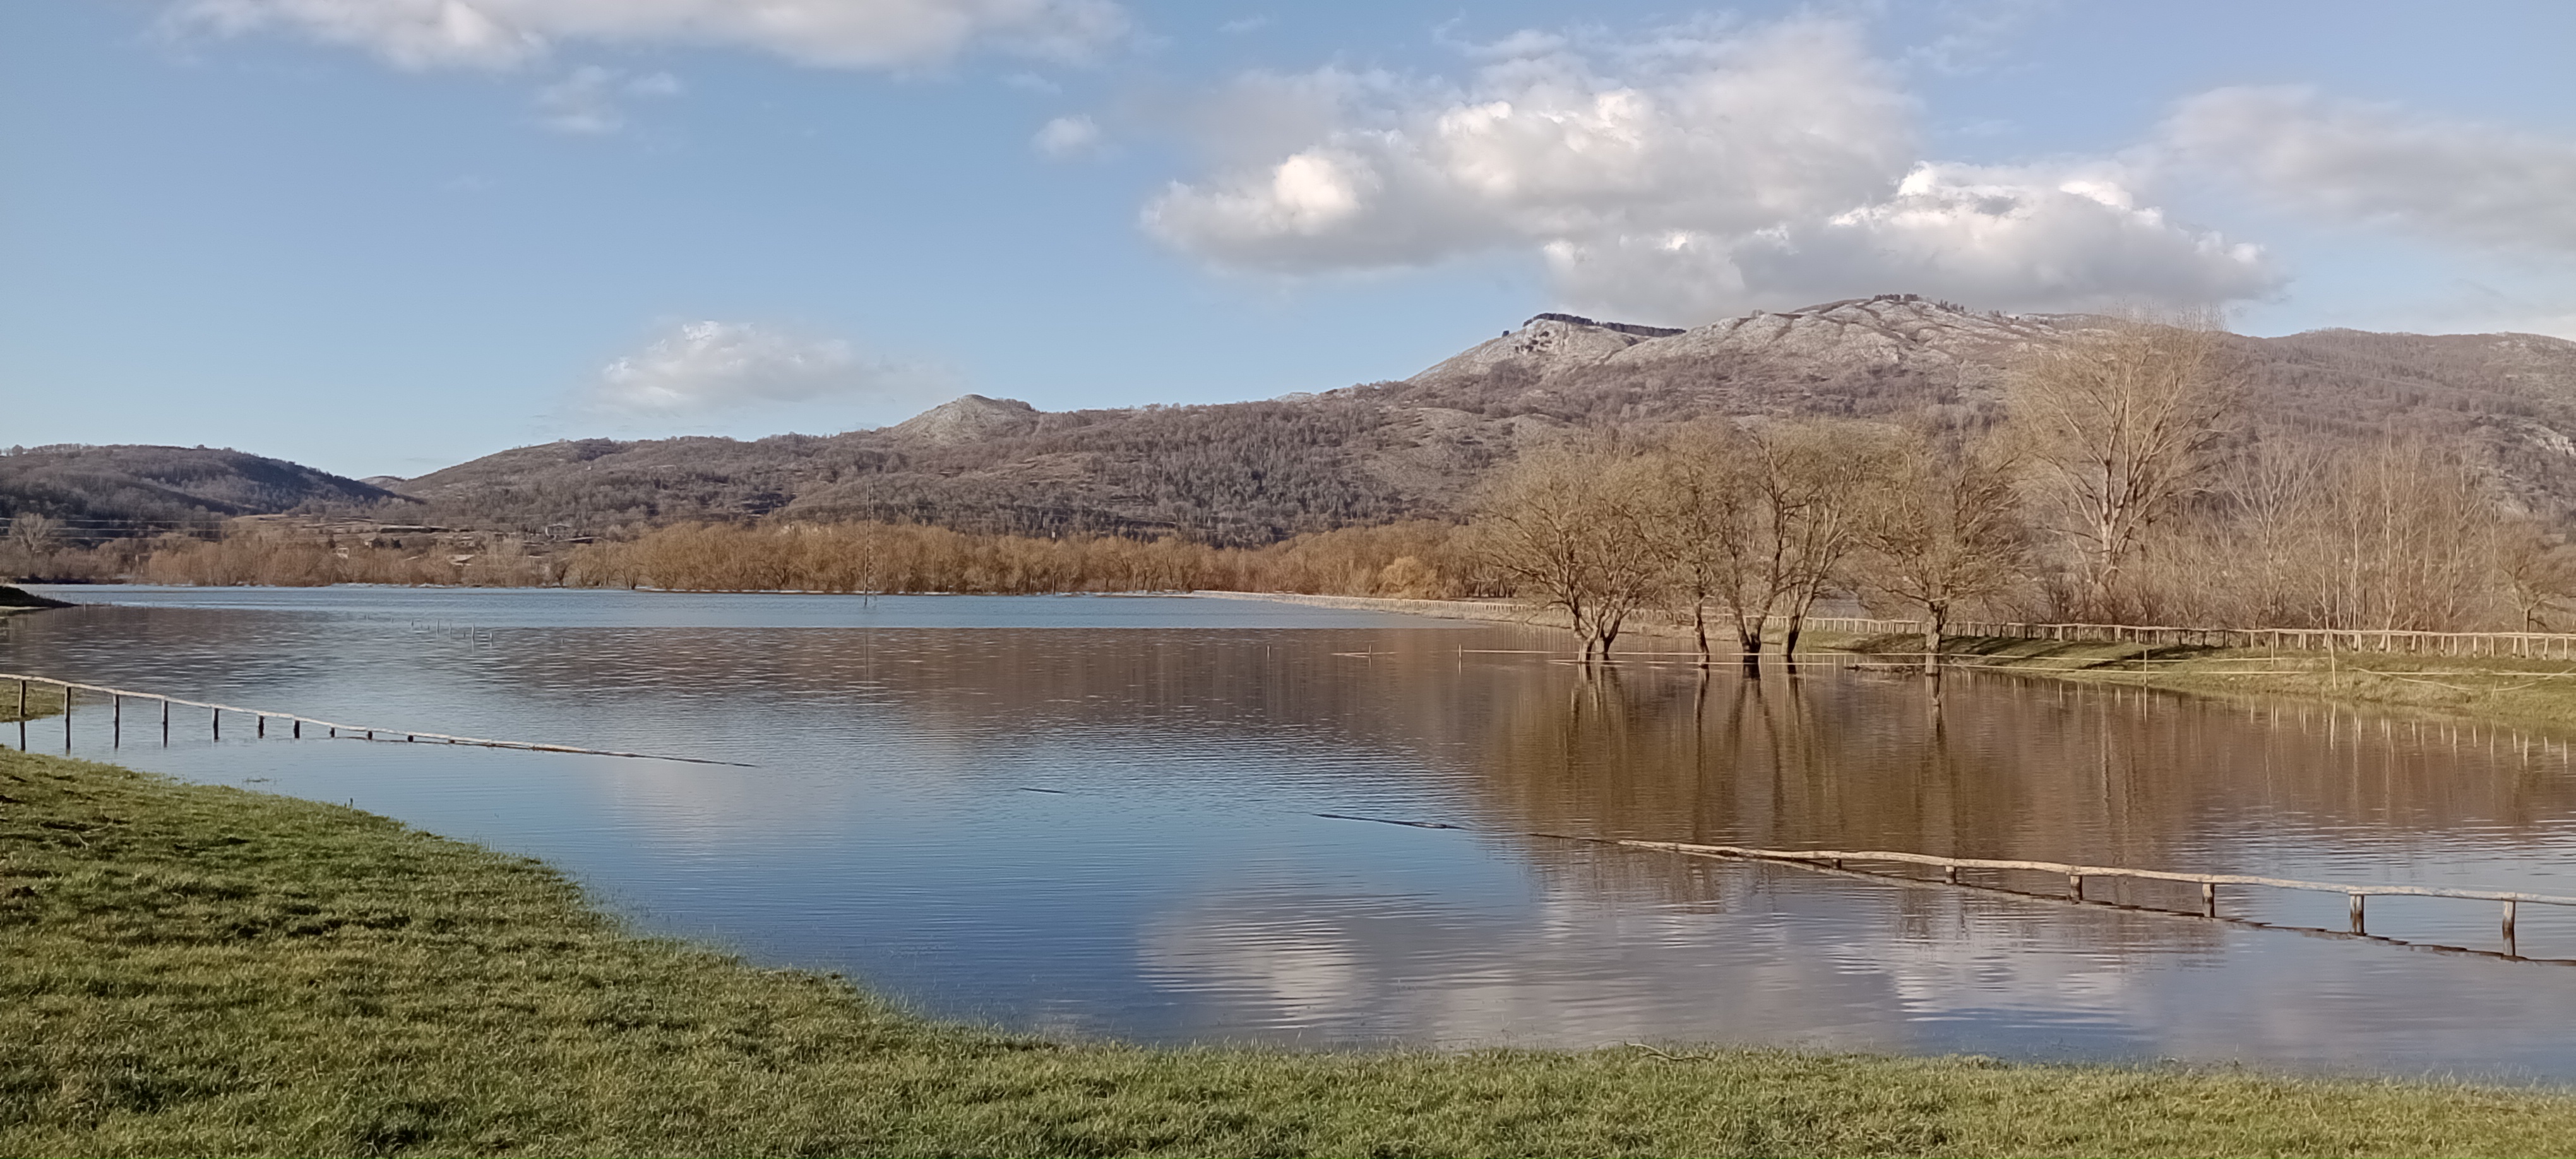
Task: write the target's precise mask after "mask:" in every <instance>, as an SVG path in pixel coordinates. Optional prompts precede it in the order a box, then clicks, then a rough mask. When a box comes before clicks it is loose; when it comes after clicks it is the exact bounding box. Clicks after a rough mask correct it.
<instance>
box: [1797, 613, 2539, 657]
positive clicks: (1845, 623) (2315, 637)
mask: <svg viewBox="0 0 2576 1159" xmlns="http://www.w3.org/2000/svg"><path fill="white" fill-rule="evenodd" d="M1806 626H1807V627H1808V628H1811V629H1815V630H1818V631H1825V632H1852V633H1857V634H1862V635H1897V634H1905V635H1921V634H1922V633H1923V630H1924V629H1925V628H1926V627H1927V626H1928V625H1926V624H1925V623H1924V622H1923V621H1921V620H1870V619H1860V618H1856V617H1850V616H1809V617H1807V619H1806ZM1943 632H1944V634H1946V635H1952V636H2004V637H2010V638H2013V639H2020V640H2062V641H2068V642H2085V643H2105V644H2109V643H2118V644H2142V645H2146V646H2149V647H2175V646H2181V647H2196V648H2295V649H2301V650H2309V651H2326V650H2337V651H2345V652H2403V653H2411V654H2416V655H2425V656H2495V657H2509V658H2514V659H2523V660H2576V633H2567V632H2407V631H2399V630H2395V629H2379V628H2183V627H2173V626H2166V625H2137V624H2026V623H2017V622H2011V621H1994V620H1953V621H1951V622H1950V623H1948V624H1946V625H1944V626H1943Z"/></svg>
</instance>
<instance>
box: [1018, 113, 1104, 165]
mask: <svg viewBox="0 0 2576 1159" xmlns="http://www.w3.org/2000/svg"><path fill="white" fill-rule="evenodd" d="M1029 144H1030V145H1031V146H1033V147H1035V148H1036V149H1037V151H1038V152H1040V153H1043V154H1045V155H1047V156H1049V157H1053V158H1055V159H1057V160H1059V161H1061V160H1066V159H1069V158H1074V157H1082V156H1088V155H1089V154H1092V153H1095V152H1097V151H1099V149H1100V124H1099V122H1096V121H1094V120H1092V119H1091V118H1090V116H1088V115H1081V116H1071V117H1057V118H1056V119H1054V120H1052V121H1048V122H1047V123H1046V124H1045V125H1044V126H1042V127H1040V128H1039V129H1038V132H1037V136H1035V137H1032V138H1030V139H1029Z"/></svg>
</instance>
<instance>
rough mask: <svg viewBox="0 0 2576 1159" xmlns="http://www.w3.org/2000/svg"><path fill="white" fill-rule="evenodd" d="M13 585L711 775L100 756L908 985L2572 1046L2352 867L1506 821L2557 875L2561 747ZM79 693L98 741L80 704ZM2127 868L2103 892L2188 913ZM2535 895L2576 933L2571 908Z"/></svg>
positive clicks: (1128, 652)
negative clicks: (1737, 858) (2160, 872)
mask: <svg viewBox="0 0 2576 1159" xmlns="http://www.w3.org/2000/svg"><path fill="white" fill-rule="evenodd" d="M49 591H50V592H51V594H54V595H57V596H61V597H64V598H70V599H75V600H83V601H102V602H104V604H105V606H94V607H85V608H80V609H74V610H68V611H62V612H51V613H45V614H42V615H35V616H22V617H15V618H10V619H7V620H5V621H0V670H12V671H28V672H38V673H44V674H48V675H58V676H62V677H67V678H71V679H76V680H85V681H92V682H98V683H109V684H118V685H122V686H125V687H130V688H137V689H147V690H153V691H166V692H169V693H172V694H174V695H181V696H189V697H192V698H198V699H212V700H222V701H226V702H230V703H237V704H246V705H253V706H256V707H260V708H265V709H271V710H275V711H281V712H296V713H302V714H305V715H310V716H318V717H324V718H329V719H336V720H346V721H352V722H357V723H363V724H379V725H384V726H389V727H393V728H410V729H419V730H427V731H437V732H447V733H457V734H464V735H474V736H490V737H503V738H509V739H519V740H533V741H543V742H550V743H557V744H571V745H580V746H584V747H594V748H609V749H625V750H640V751H648V752H659V753H672V754H680V755H687V756H696V757H707V758H714V759H720V760H728V761H739V762H744V763H746V764H748V765H750V766H752V767H747V768H736V767H727V766H718V765H696V764H681V763H674V762H665V761H651V760H628V759H617V758H607V757H588V756H567V755H560V754H540V753H522V752H507V751H490V750H477V749H462V748H452V747H446V746H437V747H431V746H427V745H401V744H383V743H379V744H367V743H364V742H359V741H348V740H343V741H336V742H335V741H327V740H318V739H306V740H303V741H291V740H286V739H283V738H282V737H272V738H270V739H266V740H256V739H251V738H249V737H248V736H247V734H248V733H249V731H250V730H249V729H248V728H247V727H244V726H243V723H241V722H236V723H234V724H230V725H228V726H227V729H226V735H225V738H224V739H223V740H222V741H221V742H220V743H217V742H214V741H211V740H209V739H208V737H207V729H206V721H205V719H204V716H203V715H202V713H201V712H197V711H195V710H181V711H180V713H179V715H178V716H177V717H176V718H175V720H174V724H175V727H174V732H173V736H172V741H171V743H170V744H169V745H168V746H167V747H163V746H162V745H161V744H160V743H159V739H158V735H157V722H153V723H146V720H147V718H149V713H147V712H138V713H130V714H129V718H128V721H127V728H126V730H125V734H124V737H123V740H124V742H125V743H124V745H123V747H122V748H120V749H117V750H116V751H115V752H114V754H113V755H114V756H115V758H116V759H118V760H121V761H123V762H125V763H129V764H133V765H137V766H140V767H144V768H150V769H157V770H161V771H165V772H169V773H172V774H175V775H178V776H182V777H187V778H190V779H194V780H201V781H211V782H222V783H229V784H247V785H253V786H256V787H260V788H264V789H269V790H273V791H278V792H286V793H293V794H297V795H300V796H306V797H313V798H322V799H329V800H338V801H348V802H352V803H354V804H356V805H358V806H359V807H361V808H366V809H371V810H375V811H377V812H381V813H385V814H389V815H392V816H395V817H399V818H402V819H403V820H405V821H408V822H411V823H413V824H416V825H418V826H421V827H423V828H426V829H430V830H433V831H436V832H439V833H444V834H448V835H451V836H457V837H464V838H470V839H473V840H477V841H482V842H485V843H487V844H490V845H492V846H495V847H498V848H502V849H507V850H510V851H513V852H519V853H526V854H530V855H534V856H539V857H544V858H546V859H548V860H550V861H552V862H554V863H555V864H557V865H560V866H562V867H564V868H565V869H567V870H568V871H570V872H571V873H573V874H574V875H576V876H578V877H579V878H580V879H581V880H582V881H583V882H584V883H586V884H587V885H588V886H590V887H591V888H592V889H593V890H594V891H595V893H596V894H597V895H598V896H599V897H601V898H602V899H603V900H604V901H605V902H606V903H607V904H608V905H610V906H612V907H614V908H616V909H618V910H620V911H621V912H624V913H626V914H628V915H630V916H631V917H633V918H634V919H636V920H637V921H639V922H640V923H642V924H644V925H645V926H648V927H650V928H652V929H656V930H660V931H666V932H670V933H676V934H682V935H687V936H691V937H698V938H704V939H709V940H713V941H716V942H720V943H723V944H727V945H730V946H733V947H735V948H738V949H740V950H741V951H743V952H745V953H747V954H749V955H751V956H752V957H754V958H756V959H758V960H761V961H764V962H771V963H782V964H794V965H800V966H810V967H817V968H823V969H830V970H839V971H843V972H846V973H848V974H850V975H852V976H853V977H856V978H859V979H861V980H863V981H864V982H866V983H867V984H869V985H871V986H873V987H875V988H877V989H879V990H881V991H883V992H886V993H890V994H893V995H896V996H898V997H900V998H901V999H903V1000H905V1001H908V1002H910V1003H911V1004H913V1005H915V1006H916V1007H918V1008H920V1009H922V1010H925V1011H928V1012H931V1013H935V1014H940V1015H947V1016H956V1017H965V1018H973V1019H982V1020H989V1021H994V1022H999V1023H1003V1024H1007V1025H1010V1026H1014V1027H1022V1028H1029V1029H1037V1030H1044V1031H1050V1032H1058V1033H1066V1034H1074V1035H1098V1036H1114V1037H1120V1038H1128V1039H1137V1040H1148V1041H1209V1040H1261V1041H1270V1042H1281V1043H1293V1044H1309V1045H1319V1046H1320V1045H1341V1044H1364V1043H1390V1042H1402V1043H1421V1044H1439V1045H1467V1044H1498V1043H1499V1044H1512V1045H1566V1046H1582V1045H1595V1044H1602V1043H1614V1042H1628V1041H1640V1040H1648V1041H1672V1040H1712V1041H1718V1042H1729V1043H1781V1044H1797V1045H1807V1046H1820V1047H1832V1048H1851V1049H1867V1050H1885V1051H1908V1052H1946V1051H1975V1052H1981V1053H1987V1054H1995V1055H2002V1056H2007V1057H2020V1058H2096V1059H2119V1060H2140V1059H2153V1058H2184V1059H2195V1060H2210V1061H2240V1060H2241V1061H2246V1062H2254V1063H2261V1064H2266V1065H2289V1066H2296V1067H2315V1068H2326V1069H2357V1070H2373V1071H2384V1072H2396V1073H2422V1072H2428V1071H2441V1072H2455V1073H2472V1074H2478V1075H2488V1076H2498V1075H2501V1076H2536V1077H2547V1078H2554V1079H2571V1078H2576V1036H2571V1034H2570V1033H2569V1028H2570V1027H2571V1026H2576V966H2570V965H2566V964H2558V963H2551V962H2538V961H2510V960H2505V959H2502V958H2499V957H2495V956H2492V955H2490V954H2480V953H2463V952H2458V951H2456V950H2444V949H2441V948H2439V947H2441V946H2450V947H2465V948H2470V949H2474V950H2480V951H2487V950H2493V949H2494V948H2496V946H2497V936H2496V928H2495V927H2496V916H2497V915H2496V913H2495V909H2494V907H2493V906H2491V905H2490V904H2488V903H2482V902H2464V901H2436V900H2419V899H2379V900H2374V901H2373V902H2372V903H2371V913H2370V923H2371V929H2372V932H2373V933H2374V934H2378V935H2384V936H2383V937H2381V938H2374V939H2356V938H2352V937H2348V936H2343V935H2340V934H2328V933H2323V932H2320V931H2321V930H2323V929H2326V928H2340V927H2341V926H2342V924H2343V921H2344V915H2343V905H2344V902H2343V899H2341V898H2340V897H2335V896H2331V895H2297V894H2270V895H2253V894H2243V895H2242V896H2239V895H2237V894H2230V895H2228V896H2226V897H2225V898H2224V901H2223V904H2224V906H2225V908H2226V909H2227V910H2228V911H2229V912H2230V913H2231V914H2232V915H2235V916H2238V917H2241V918H2245V919H2249V922H2259V923H2266V924H2261V925H2257V924H2248V923H2247V922H2211V921H2206V920H2202V919H2198V918H2192V917H2183V916H2175V915H2171V914H2166V913H2159V912H2153V910H2152V909H2147V908H2138V909H2124V908H2117V907H2115V906H2109V905H2093V906H2084V907H2080V908H2079V907H2074V906H2070V905H2066V904H2063V903H2061V902H2056V901H2050V900H2045V899H2039V898H2030V897H2019V896H2013V895H2009V894H2001V893H1995V892H1986V891H1978V890H1961V889H1951V888H1946V887H1942V886H1938V885H1933V884H1929V883H1919V884H1917V883H1905V882H1893V881H1877V880H1855V879H1852V878H1848V877H1837V876H1833V875H1829V874H1822V873H1816V872H1812V871H1807V870H1799V869H1792V868H1786V867H1778V866H1762V865H1747V864H1738V863H1723V862H1708V861H1699V860H1691V859H1681V858H1675V857H1672V856H1669V855H1662V854H1654V853H1648V852H1641V851H1634V850H1626V849H1620V848H1616V847H1607V846H1601V845H1597V844H1587V843H1584V842H1581V841H1573V840H1566V839H1563V838H1562V837H1542V836H1532V834H1559V835H1571V836H1621V837H1643V838H1652V839H1664V840H1689V841H1704V842H1718V843H1741V844H1754V845H1767V846H1776V847H1800V846H1806V847H1815V846H1830V847H1841V848H1869V849H1902V850H1915V851H1921V852H1930V853H1945V854H1954V855H1960V856H1973V857H2007V858H2009V857H2025V858H2037V859H2052V860H2081V861H2087V862H2093V863H2108V864H2119V865H2130V866H2139V867H2149V868H2170V869H2186V870H2201V871H2215V872H2242V873H2258V874H2270V875H2276V876H2288V877H2306V878H2322V879H2326V880H2334V881H2350V882H2360V883H2378V882H2408V883H2433V884H2452V885H2461V886H2471V887H2484V888H2495V889H2523V890H2531V891H2537V892H2548V893H2558V894H2576V772H2571V770H2570V768H2569V760H2568V753H2567V750H2566V748H2565V747H2564V746H2563V745H2562V744H2561V743H2560V742H2557V741H2542V740H2536V739H2532V738H2526V737H2521V736H2517V735H2515V734H2513V733H2510V732H2496V731H2491V730H2484V729H2479V730H2466V729H2458V728H2453V727H2449V726H2435V725H2429V724H2420V723H2415V722H2410V721H2406V720H2402V719H2390V718H2383V717H2377V716H2367V715H2365V716H2359V717H2356V716H2354V715H2353V714H2351V713H2349V712H2329V711H2327V710H2325V709H2323V708H2319V707H2313V706H2310V707H2300V706H2296V705H2286V704H2285V705H2280V706H2272V707H2265V706H2254V707H2248V706H2244V705H2226V704H2217V703H2211V702H2202V701H2195V700H2191V699H2186V698H2182V697H2176V696H2167V695H2158V694H2140V693H2138V692H2135V691H2118V690H2110V689H2101V690H2095V689H2080V688H2069V687H2059V686H2054V685H2049V684H2045V683H2037V682H2026V681H2019V680H2012V679H2005V678H1986V679H1976V678H1965V677H1959V676H1953V677H1952V678H1950V679H1949V680H1948V681H1946V682H1945V686H1944V688H1943V689H1942V696H1941V697H1940V699H1939V702H1938V704H1937V705H1936V704H1935V702H1934V699H1933V697H1932V696H1931V695H1930V694H1929V692H1928V690H1927V689H1926V687H1925V686H1924V684H1923V682H1922V681H1921V680H1919V679H1917V678H1914V677H1910V676H1901V675H1895V674H1889V673H1880V672H1867V671H1860V670H1855V669H1851V668H1848V667H1836V666H1820V665H1816V664H1809V665H1807V666H1805V667H1804V668H1802V670H1800V671H1798V672H1796V673H1794V674H1791V673H1786V672H1777V671H1774V672H1768V673H1766V674H1765V675H1764V676H1763V677H1762V678H1761V679H1759V680H1748V679H1744V678H1742V677H1741V676H1739V675H1737V674H1735V673H1734V672H1732V671H1721V672H1718V673H1716V674H1714V675H1711V676H1707V677H1703V676H1701V675H1700V674H1699V673H1697V672H1695V671H1693V670H1691V669H1690V668H1688V667H1687V666H1685V665H1681V664H1677V663H1670V662H1662V663H1659V662H1657V661H1656V659H1655V658H1654V657H1650V656H1644V655H1633V656H1631V657H1630V658H1628V659H1626V660H1625V661H1624V662H1623V663H1622V664H1621V665H1619V667H1618V668H1617V669H1616V670H1614V671H1612V672H1610V673H1608V674H1606V675H1600V676H1593V677H1586V676H1585V675H1584V674H1583V672H1582V671H1581V670H1580V669H1578V668H1575V667H1573V666H1570V665H1566V664H1563V663H1560V662H1557V661H1556V660H1555V659H1554V658H1553V657H1555V656H1557V655H1561V654H1562V644H1563V643H1564V641H1563V640H1561V639H1559V638H1557V637H1556V636H1553V635H1549V634H1543V633H1538V632H1535V631H1532V630H1526V629H1518V628H1510V627H1500V626H1490V625H1461V624H1455V623H1446V622H1441V621H1431V620H1418V619H1410V618H1404V617H1394V616H1381V615H1375V614H1365V613H1356V612H1343V611H1330V610H1323V609H1315V608H1305V607H1295V606H1287V605H1280V604H1269V603H1257V602H1246V601H1234V600H1216V599H1184V598H1170V599H1161V598H1123V597H1063V598H1003V597H894V598H877V599H873V600H869V599H860V598H855V597H831V596H786V595H780V596H766V595H705V596H698V595H668V594H651V593H633V592H611V591H468V590H409V589H369V588H334V589H321V590H265V589H229V590H226V589H153V588H71V589H49ZM73 727H74V738H75V744H76V751H77V752H78V753H79V754H80V755H89V756H102V757H103V756H109V755H111V754H110V752H109V750H108V747H107V741H108V718H107V712H106V710H105V708H104V706H98V707H88V708H84V709H83V710H82V711H81V714H80V716H79V717H78V718H76V720H75V721H74V722H73ZM9 735H10V739H11V740H13V741H14V740H15V733H14V732H12V733H11V734H9ZM28 736H29V738H30V740H31V743H32V744H33V747H35V748H37V749H38V750H39V751H45V750H52V751H59V750H60V748H61V740H62V726H61V722H59V721H43V722H38V723H37V724H35V725H34V726H32V728H31V729H30V731H29V733H28ZM1319 814H1337V815H1339V816H1337V817H1328V816H1319ZM1348 818H1381V819H1389V820H1402V821H1415V822H1434V823H1439V824H1443V825H1453V826H1458V827H1457V828H1421V827H1414V826H1406V825H1391V824H1384V823H1379V822H1374V821H1368V820H1354V819H1348ZM2018 884H2020V885H2021V886H2023V887H2024V888H2031V889H2047V888H2049V887H2050V883H2047V882H2045V881H2040V880H2032V879H2025V880H2023V881H2021V882H2019V883H2018ZM2160 888H2161V887H2152V886H2143V885H2139V884H2134V883H2133V884H2126V885H2122V886H2120V887H2118V891H2117V892H2116V894H2115V893H2114V892H2113V891H2111V890H2108V889H2105V888H2103V885H2102V883H2098V882H2097V883H2096V884H2095V889H2096V890H2097V891H2098V892H2097V896H2103V897H2113V898H2115V900H2118V901H2121V902H2125V903H2129V904H2132V905H2136V906H2141V907H2154V906H2172V907H2180V908H2194V907H2196V905H2197V897H2196V895H2195V894H2192V893H2189V892H2187V891H2188V890H2189V888H2190V887H2181V889H2180V890H2176V891H2165V892H2159V889H2160ZM2240 892H2241V891H2240ZM2300 926H2304V927H2313V928H2312V929H2310V930H2306V931H2302V930H2300V929H2295V928H2286V927H2300ZM2520 933H2521V941H2520V946H2519V948H2520V949H2521V951H2522V953H2524V954H2525V955H2528V956H2532V957H2568V958H2576V913H2565V912H2560V911H2556V910H2552V909H2550V908H2547V907H2525V908H2524V911H2523V914H2522V919H2521V929H2520Z"/></svg>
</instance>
